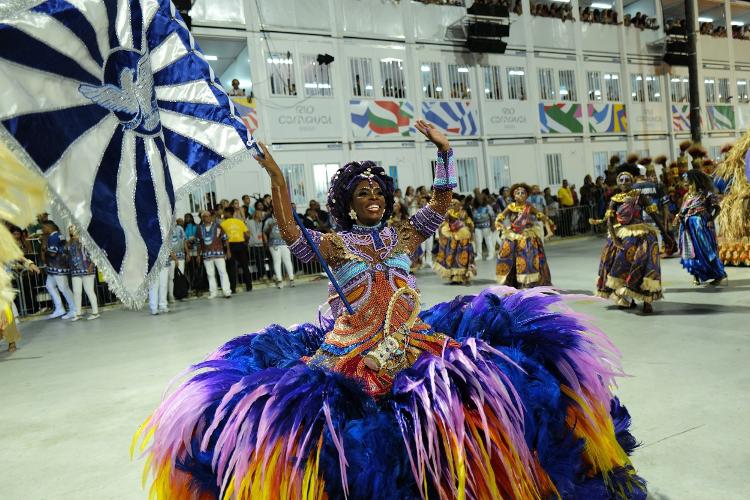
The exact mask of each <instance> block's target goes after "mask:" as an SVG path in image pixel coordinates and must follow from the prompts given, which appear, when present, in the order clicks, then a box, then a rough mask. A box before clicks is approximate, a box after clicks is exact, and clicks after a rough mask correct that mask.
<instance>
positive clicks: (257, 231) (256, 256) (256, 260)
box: [245, 201, 271, 281]
mask: <svg viewBox="0 0 750 500" xmlns="http://www.w3.org/2000/svg"><path fill="white" fill-rule="evenodd" d="M263 208H264V206H263V202H262V201H257V202H255V212H254V213H253V216H252V218H251V219H248V220H247V221H245V225H247V230H248V245H249V248H250V257H251V259H252V262H253V264H254V265H255V274H254V276H253V279H254V280H256V281H257V280H260V279H261V278H262V277H264V276H266V248H265V243H266V238H265V235H264V234H263V221H264V219H265V214H264V213H263ZM267 276H268V278H270V277H271V267H270V266H269V267H268V274H267Z"/></svg>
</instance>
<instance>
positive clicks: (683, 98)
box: [669, 76, 690, 102]
mask: <svg viewBox="0 0 750 500" xmlns="http://www.w3.org/2000/svg"><path fill="white" fill-rule="evenodd" d="M669 92H670V93H671V94H672V102H689V101H690V86H689V85H688V79H687V77H684V76H673V77H672V78H670V79H669Z"/></svg>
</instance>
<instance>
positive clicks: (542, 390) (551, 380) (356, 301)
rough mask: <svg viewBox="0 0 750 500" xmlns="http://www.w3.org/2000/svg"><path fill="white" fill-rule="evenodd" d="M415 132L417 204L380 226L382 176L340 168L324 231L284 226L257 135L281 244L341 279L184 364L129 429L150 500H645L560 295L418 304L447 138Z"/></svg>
mask: <svg viewBox="0 0 750 500" xmlns="http://www.w3.org/2000/svg"><path fill="white" fill-rule="evenodd" d="M416 127H417V129H418V130H419V131H420V132H422V133H423V134H424V135H425V136H426V137H427V138H428V139H429V140H430V141H432V142H433V143H434V144H435V145H436V146H437V147H438V152H437V162H436V166H435V176H434V186H433V188H434V196H433V197H432V199H431V201H430V204H429V205H427V206H426V207H424V208H422V209H420V210H419V211H418V212H417V213H416V214H414V215H413V216H411V217H410V218H409V219H408V221H402V222H396V223H393V224H388V223H387V222H386V221H388V219H389V215H390V211H391V208H392V206H393V191H394V186H393V179H392V178H390V177H389V176H388V175H386V173H385V171H384V170H383V169H382V168H381V167H379V166H377V165H376V164H374V163H372V162H362V163H358V162H352V163H349V164H347V165H346V166H344V167H343V168H341V169H340V170H339V171H338V172H337V174H336V175H335V176H334V177H333V179H332V182H331V188H330V191H329V194H328V208H329V210H330V213H331V215H332V216H333V217H334V218H335V219H336V225H337V228H338V232H336V233H329V234H321V233H318V232H312V233H305V232H301V230H300V228H298V226H296V225H295V223H294V219H293V214H292V207H291V203H290V198H289V193H288V191H287V186H286V183H285V180H284V176H283V174H282V172H281V170H280V169H279V167H278V165H277V164H276V162H275V161H274V160H273V158H272V157H271V155H270V154H269V152H268V150H267V149H266V148H265V146H262V149H263V154H264V155H265V158H263V159H259V161H260V163H261V165H262V166H263V167H264V168H265V169H266V170H267V172H268V173H269V175H270V177H271V183H272V192H273V203H274V214H275V216H276V218H277V220H278V223H279V226H280V228H281V234H282V236H283V238H284V239H285V240H286V241H287V243H288V244H289V245H290V248H291V250H292V251H293V252H294V253H295V255H297V256H298V257H299V258H300V259H301V260H302V261H305V262H308V261H310V260H311V259H312V258H313V256H314V255H316V252H318V251H319V254H320V255H321V256H322V258H323V260H324V262H326V263H327V264H328V265H330V266H331V268H332V272H333V274H332V276H333V275H335V280H336V282H338V283H339V284H340V285H336V286H339V287H340V289H342V291H341V293H340V294H339V295H337V294H334V293H331V296H330V298H329V304H330V306H331V309H332V313H333V314H332V315H330V316H329V315H323V316H322V317H321V324H320V326H318V325H313V324H309V323H307V324H302V325H297V326H295V327H292V328H291V329H289V330H287V329H285V328H283V327H281V326H278V325H271V326H269V327H268V328H267V329H265V330H263V331H261V332H258V333H254V334H250V335H246V336H243V337H239V338H237V339H234V340H231V341H230V342H228V343H227V344H225V345H224V346H222V347H220V348H219V350H218V351H216V352H215V353H213V354H212V355H210V356H209V357H208V359H207V360H206V361H204V362H203V363H199V364H198V365H196V366H194V367H193V368H192V369H191V371H190V379H189V380H187V381H186V382H184V383H183V384H181V385H180V386H179V388H177V390H176V391H174V392H173V393H172V394H171V395H169V396H168V397H167V398H166V399H165V400H164V402H163V403H162V404H161V406H160V407H159V408H158V409H157V410H156V412H155V413H154V414H153V415H152V417H151V418H150V419H149V420H148V421H147V422H146V423H145V424H144V426H143V427H142V429H141V431H140V435H141V436H143V437H144V438H145V443H144V444H143V446H144V447H145V450H146V453H147V454H148V456H149V460H148V464H147V467H148V468H149V469H150V470H151V471H152V472H153V474H154V482H153V486H152V489H151V493H152V498H156V499H170V500H171V499H175V498H185V499H187V498H194V499H198V498H200V499H203V498H206V499H207V498H226V499H230V498H231V499H238V500H245V499H253V500H258V499H276V498H286V499H298V498H306V499H324V498H329V499H339V498H350V499H367V500H370V499H373V498H387V499H418V498H436V499H445V500H448V499H455V498H482V499H485V498H487V499H489V498H513V499H538V498H586V499H604V498H607V499H609V498H614V497H623V498H638V499H644V498H645V496H646V492H645V485H644V483H643V481H642V480H641V479H640V478H639V477H638V476H637V475H636V474H635V472H634V470H633V468H632V465H631V464H630V461H629V459H628V457H627V452H629V451H630V450H632V448H633V446H634V439H633V437H632V436H631V435H630V434H629V432H628V430H627V428H628V421H629V416H628V414H627V411H626V410H625V409H624V407H622V406H621V405H620V403H619V402H618V400H617V399H616V398H614V397H613V395H612V393H611V390H612V384H613V376H614V375H616V374H618V373H620V369H619V368H618V363H617V361H618V360H617V358H618V356H617V354H616V351H615V350H614V347H613V346H612V345H611V343H609V341H608V340H607V339H606V337H604V335H603V334H602V333H601V332H598V331H597V330H595V329H592V328H591V326H590V325H588V324H587V323H586V322H585V321H583V320H582V319H581V318H580V316H578V315H576V314H574V313H572V312H571V311H569V310H567V309H564V308H563V309H560V306H561V305H562V304H561V296H560V295H557V294H556V293H554V292H552V291H550V290H540V289H536V290H528V291H517V290H514V289H512V288H497V289H490V290H486V291H484V292H482V293H481V294H479V295H478V296H463V297H457V298H456V299H455V300H453V301H451V302H446V303H441V304H436V305H435V306H433V307H431V308H430V309H427V310H425V311H422V312H421V313H420V312H419V306H420V300H419V293H418V292H417V289H416V279H415V277H414V275H413V274H411V273H410V271H409V265H410V262H409V254H410V253H411V252H412V251H413V250H414V249H415V248H416V247H417V246H418V245H419V244H420V243H421V242H423V241H424V240H425V239H426V238H427V237H429V236H430V235H431V234H433V233H434V231H435V230H436V229H437V228H438V227H439V225H440V224H441V223H442V220H443V217H444V215H445V213H446V212H447V211H448V208H449V207H450V203H451V193H452V190H453V188H454V187H455V186H456V184H457V175H456V166H455V161H454V158H453V151H452V150H451V148H450V144H449V142H448V139H446V138H445V136H444V135H443V134H442V133H440V132H439V131H437V130H436V129H435V128H433V127H432V126H430V125H427V124H426V123H424V122H422V121H418V122H417V123H416ZM332 284H334V283H332ZM331 291H332V292H333V290H331ZM553 305H554V306H553ZM348 310H350V312H349V311H348Z"/></svg>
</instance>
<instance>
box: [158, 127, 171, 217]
mask: <svg viewBox="0 0 750 500" xmlns="http://www.w3.org/2000/svg"><path fill="white" fill-rule="evenodd" d="M154 143H155V144H156V149H158V150H159V156H161V164H162V167H163V168H164V186H165V187H166V189H167V197H169V205H170V206H171V207H172V210H174V185H173V184H172V174H171V172H170V171H169V165H168V164H167V149H166V148H165V147H164V141H163V140H162V138H161V137H160V136H156V137H155V138H154Z"/></svg>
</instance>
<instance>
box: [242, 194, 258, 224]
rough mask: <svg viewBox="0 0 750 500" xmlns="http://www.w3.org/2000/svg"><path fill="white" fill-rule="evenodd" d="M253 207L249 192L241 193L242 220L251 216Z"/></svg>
mask: <svg viewBox="0 0 750 500" xmlns="http://www.w3.org/2000/svg"><path fill="white" fill-rule="evenodd" d="M253 212H255V207H254V206H253V204H252V198H250V195H249V194H243V195H242V220H245V219H249V218H250V217H252V216H253Z"/></svg>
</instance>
